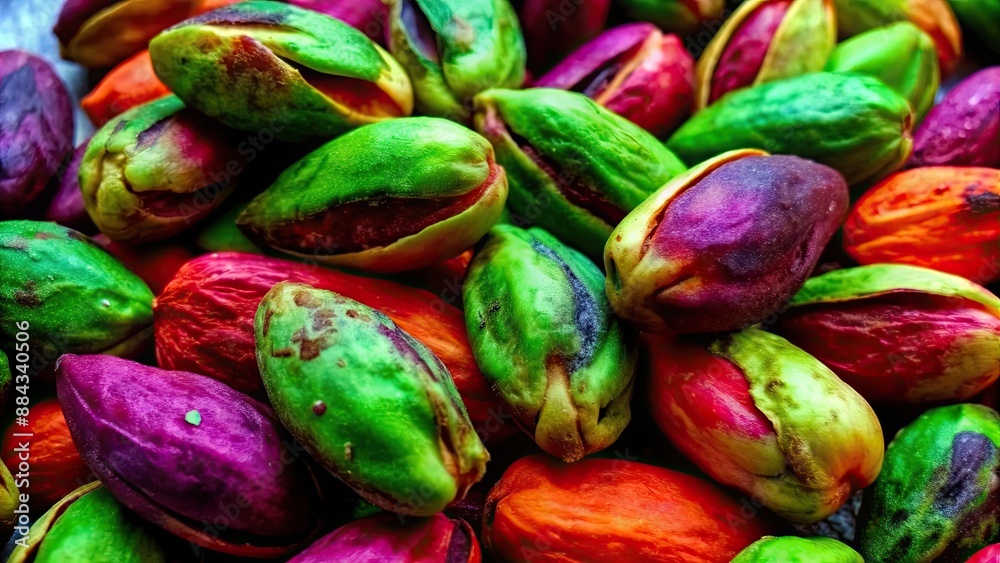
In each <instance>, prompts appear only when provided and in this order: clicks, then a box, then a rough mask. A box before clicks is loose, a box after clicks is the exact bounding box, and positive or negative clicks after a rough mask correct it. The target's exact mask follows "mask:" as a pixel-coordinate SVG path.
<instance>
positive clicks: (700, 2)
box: [617, 0, 729, 35]
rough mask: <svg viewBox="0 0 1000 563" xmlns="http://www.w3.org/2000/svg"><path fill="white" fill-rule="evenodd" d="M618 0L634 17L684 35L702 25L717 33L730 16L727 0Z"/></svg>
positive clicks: (628, 13) (626, 11) (699, 28)
mask: <svg viewBox="0 0 1000 563" xmlns="http://www.w3.org/2000/svg"><path fill="white" fill-rule="evenodd" d="M617 3H618V5H620V6H621V7H622V9H623V10H624V11H625V14H626V15H628V16H629V17H630V18H632V19H634V20H639V21H648V22H651V23H654V24H656V26H657V27H659V28H660V29H662V30H664V31H666V32H668V33H678V34H681V35H688V34H690V33H693V32H695V31H700V30H701V28H706V29H707V30H709V31H711V32H714V31H716V30H718V29H719V27H720V26H721V25H722V20H723V18H725V17H726V16H728V15H729V13H728V12H727V11H726V9H725V8H726V1H725V0H618V2H617Z"/></svg>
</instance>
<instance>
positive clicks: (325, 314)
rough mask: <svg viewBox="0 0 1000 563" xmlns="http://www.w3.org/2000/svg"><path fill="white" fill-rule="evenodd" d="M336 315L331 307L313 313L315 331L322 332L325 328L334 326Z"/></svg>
mask: <svg viewBox="0 0 1000 563" xmlns="http://www.w3.org/2000/svg"><path fill="white" fill-rule="evenodd" d="M335 316H336V315H335V313H334V312H333V311H331V310H330V309H320V310H318V311H316V313H314V314H313V318H312V329H313V332H320V331H322V330H323V329H326V328H330V327H332V326H333V318H334V317H335ZM348 316H350V315H348Z"/></svg>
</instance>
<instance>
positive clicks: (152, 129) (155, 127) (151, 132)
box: [115, 118, 172, 151]
mask: <svg viewBox="0 0 1000 563" xmlns="http://www.w3.org/2000/svg"><path fill="white" fill-rule="evenodd" d="M171 121H172V119H170V118H166V119H161V120H159V121H157V122H156V123H154V124H152V125H150V126H149V127H147V128H146V129H144V130H143V131H141V132H140V133H139V135H138V136H137V137H136V140H135V141H136V144H135V148H136V150H137V151H138V150H141V149H146V148H149V147H150V146H151V145H152V144H153V143H155V142H156V140H157V139H158V138H159V137H160V134H161V133H163V130H164V129H166V127H167V125H168V124H170V122H171ZM118 123H119V125H123V124H124V123H125V122H124V121H119V122H118ZM115 129H118V127H117V126H116V127H115Z"/></svg>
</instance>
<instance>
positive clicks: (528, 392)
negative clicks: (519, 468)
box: [463, 225, 635, 462]
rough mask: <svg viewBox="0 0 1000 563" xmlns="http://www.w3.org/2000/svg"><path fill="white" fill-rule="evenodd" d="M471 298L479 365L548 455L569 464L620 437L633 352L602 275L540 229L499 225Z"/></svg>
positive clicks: (473, 276)
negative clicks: (605, 291) (609, 302)
mask: <svg viewBox="0 0 1000 563" xmlns="http://www.w3.org/2000/svg"><path fill="white" fill-rule="evenodd" d="M463 294H464V295H463V297H464V302H465V322H466V326H467V330H468V332H469V341H470V342H471V344H472V351H473V354H474V355H475V357H476V362H477V363H478V364H479V367H480V368H481V369H482V371H483V374H484V375H485V376H486V378H487V379H488V380H489V381H490V383H491V385H492V386H493V389H494V390H495V391H496V392H497V394H498V396H499V397H500V399H501V400H502V401H503V402H504V403H505V404H506V405H507V407H508V408H509V409H510V410H511V412H512V413H513V414H514V419H515V421H516V422H517V423H518V425H519V426H520V427H521V428H522V429H524V430H525V431H526V432H527V433H528V434H529V435H531V436H532V437H533V438H534V440H535V442H537V443H538V445H539V446H540V447H541V448H542V449H543V450H545V451H546V452H548V453H550V454H552V455H555V456H558V457H561V458H562V459H564V460H566V461H567V462H571V461H576V460H578V459H580V458H582V457H583V456H585V455H587V454H590V453H593V452H596V451H599V450H601V449H603V448H606V447H608V446H609V445H611V443H612V442H614V441H615V439H616V438H618V435H619V434H621V432H622V430H624V429H625V426H626V425H627V424H628V422H629V418H630V416H631V414H630V411H629V398H630V397H631V396H632V383H633V375H634V371H635V350H634V347H633V346H632V344H631V342H632V341H631V340H630V339H629V337H630V336H631V334H630V333H629V332H628V330H627V329H626V328H625V326H624V325H623V324H621V323H620V321H618V319H617V318H616V317H615V316H614V314H613V313H612V312H611V306H610V305H609V304H608V299H607V297H606V296H605V294H604V276H603V273H602V272H601V270H600V268H598V267H597V266H596V265H595V264H594V263H593V262H591V261H590V260H589V259H588V258H587V257H586V256H584V255H583V254H580V253H579V252H577V251H575V250H573V249H572V248H569V247H567V246H565V245H563V244H562V243H561V242H559V241H558V240H557V239H556V238H555V237H553V236H552V235H550V234H549V233H547V232H545V231H543V230H542V229H539V228H537V227H536V228H531V229H528V230H524V229H520V228H518V227H514V226H510V225H498V226H497V227H494V229H493V230H492V231H491V233H490V237H489V239H488V241H487V242H486V245H485V246H484V247H483V248H482V250H480V251H479V253H478V254H476V257H475V258H474V259H473V261H472V263H471V264H470V266H469V273H468V275H467V277H466V279H465V285H464V290H463Z"/></svg>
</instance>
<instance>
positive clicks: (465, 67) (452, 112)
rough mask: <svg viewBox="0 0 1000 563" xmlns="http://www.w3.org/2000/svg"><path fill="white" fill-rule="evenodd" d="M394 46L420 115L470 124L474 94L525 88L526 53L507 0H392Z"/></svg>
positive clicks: (391, 23) (512, 11) (392, 47)
mask: <svg viewBox="0 0 1000 563" xmlns="http://www.w3.org/2000/svg"><path fill="white" fill-rule="evenodd" d="M390 1H391V4H392V15H391V19H390V24H389V25H390V31H391V36H390V39H389V47H390V49H391V50H392V54H393V55H395V56H396V58H397V59H399V62H400V63H402V65H403V67H405V68H406V71H407V73H409V76H410V80H412V81H413V91H414V94H415V95H416V106H417V109H418V110H420V112H421V113H423V114H425V115H433V116H437V117H447V118H449V119H453V120H455V121H461V122H465V121H467V120H468V118H469V116H470V115H471V113H472V112H471V111H470V109H471V101H472V98H473V96H475V95H476V94H478V93H479V92H482V91H483V90H486V89H489V88H520V87H521V84H522V83H523V82H524V73H525V70H524V68H525V61H526V57H527V55H526V52H525V47H524V38H523V36H522V35H521V27H520V25H519V24H518V21H517V14H516V13H515V12H514V9H513V8H512V7H511V5H510V3H509V2H508V0H478V1H476V2H470V1H469V0H390Z"/></svg>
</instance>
